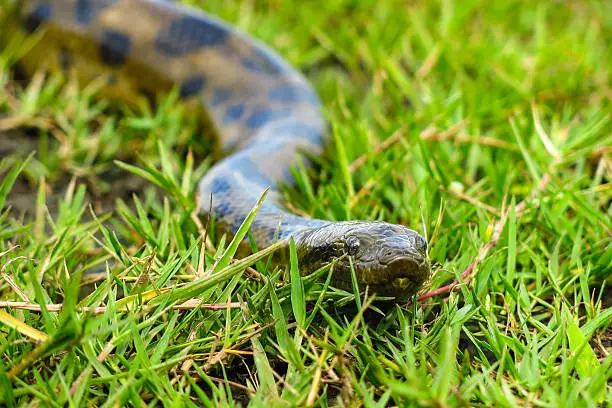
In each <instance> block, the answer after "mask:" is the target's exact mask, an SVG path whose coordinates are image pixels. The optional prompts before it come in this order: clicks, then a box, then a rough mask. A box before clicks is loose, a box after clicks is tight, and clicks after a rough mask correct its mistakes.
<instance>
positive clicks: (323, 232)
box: [15, 0, 430, 300]
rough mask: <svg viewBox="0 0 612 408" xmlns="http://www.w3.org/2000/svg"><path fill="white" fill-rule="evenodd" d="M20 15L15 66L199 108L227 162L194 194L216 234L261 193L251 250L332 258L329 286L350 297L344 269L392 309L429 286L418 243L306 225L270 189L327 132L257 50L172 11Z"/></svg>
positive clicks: (32, 11)
mask: <svg viewBox="0 0 612 408" xmlns="http://www.w3.org/2000/svg"><path fill="white" fill-rule="evenodd" d="M19 6H20V7H19V19H16V20H15V21H18V30H23V31H25V32H26V33H34V32H40V30H43V32H44V33H43V35H42V38H41V40H40V41H39V42H38V43H37V45H36V46H35V47H34V49H33V50H32V51H31V52H29V53H28V54H27V55H26V56H25V57H24V58H23V61H22V63H23V65H24V66H25V68H26V70H27V71H28V73H30V74H31V73H33V72H34V70H35V69H39V68H44V69H55V70H58V69H71V70H73V71H75V72H77V73H78V75H79V77H80V78H82V79H85V80H93V79H96V78H98V77H100V76H102V75H107V76H108V80H107V81H106V85H105V89H104V90H103V96H104V95H106V96H109V97H112V98H120V99H123V100H128V101H129V100H134V99H137V98H142V96H143V95H151V94H156V93H159V92H163V91H168V90H170V89H172V88H175V89H178V90H179V92H180V96H181V98H183V99H184V100H195V101H197V102H198V103H201V104H202V105H203V106H204V107H205V109H206V112H207V115H208V120H209V121H210V122H211V123H212V126H213V127H214V130H215V134H217V135H218V138H219V145H220V147H221V149H222V151H224V152H226V153H228V154H227V155H226V157H225V158H224V159H222V160H220V161H219V162H217V163H216V164H215V165H214V166H213V167H212V168H211V169H210V170H209V171H208V172H207V173H206V175H205V176H204V177H203V178H202V180H201V181H200V184H199V195H200V197H201V201H202V202H204V203H208V197H209V196H210V195H211V194H212V197H213V199H212V207H211V211H212V213H213V214H214V216H215V219H216V220H217V225H218V228H219V229H221V230H222V231H224V232H228V233H230V234H231V233H235V232H236V231H237V229H238V227H239V226H240V225H241V223H242V222H243V221H244V219H245V217H246V216H247V214H248V213H249V211H250V210H251V208H252V207H253V206H254V205H255V203H256V202H257V200H258V199H259V197H260V196H261V194H262V193H263V191H264V190H265V189H266V188H268V187H270V188H271V190H270V191H271V193H270V194H268V197H267V199H266V201H265V202H264V204H263V206H262V207H261V209H260V211H259V213H258V214H257V216H256V218H255V220H254V221H253V222H252V224H251V229H252V232H253V236H254V238H255V242H256V244H257V246H258V247H259V248H264V247H267V246H269V245H271V244H272V243H273V242H274V240H275V239H285V238H287V237H289V236H293V238H294V240H295V243H296V247H297V252H298V256H299V265H300V268H301V270H302V271H304V272H309V271H312V270H314V269H315V268H318V267H321V266H323V265H325V264H327V263H329V262H330V261H332V260H338V262H337V264H336V266H335V268H334V275H333V280H332V283H333V284H334V286H337V287H340V288H346V289H351V287H352V286H351V270H350V265H351V262H350V260H352V265H353V267H354V270H355V272H356V276H357V281H358V283H359V285H360V288H361V289H364V288H365V287H366V286H369V292H370V293H372V292H375V293H377V294H378V295H381V296H393V297H395V298H396V299H400V300H403V299H406V298H407V297H409V296H411V295H413V294H414V293H415V292H416V291H417V290H418V288H419V287H420V286H421V285H422V283H423V282H424V281H425V280H426V279H428V277H429V275H430V266H429V262H428V259H427V243H426V241H425V239H423V237H421V236H420V235H419V234H418V233H417V232H415V231H413V230H411V229H408V228H406V227H404V226H401V225H393V224H389V223H385V222H379V221H375V222H371V221H345V222H332V221H325V220H315V219H308V218H304V217H299V216H296V215H294V214H292V213H289V212H287V211H286V210H285V209H284V207H283V205H282V204H281V203H280V200H279V197H280V195H279V194H278V182H279V181H282V182H285V183H289V184H291V183H292V176H291V171H290V169H291V167H292V166H294V165H295V164H296V163H297V156H298V154H299V153H300V152H301V151H304V150H305V151H308V152H310V153H313V154H318V153H320V152H321V151H322V149H323V147H324V145H325V142H326V126H327V125H326V123H325V120H324V119H323V116H322V113H321V105H320V101H319V99H318V96H317V95H316V93H315V92H314V91H313V89H312V88H311V87H310V86H309V84H308V83H307V81H306V80H305V79H304V77H303V76H302V75H301V74H300V73H299V72H297V71H296V70H295V69H294V68H292V67H291V66H289V64H288V63H286V62H285V61H284V60H283V59H281V58H280V57H279V56H278V55H277V54H276V53H274V52H273V51H271V50H270V49H268V48H267V47H266V46H264V45H262V44H260V43H258V42H256V41H254V40H253V39H251V38H249V37H247V36H245V35H243V34H241V33H239V32H237V31H236V30H235V29H234V28H232V27H230V26H228V25H226V24H224V23H222V22H220V21H218V20H217V19H215V18H213V17H211V16H208V15H206V14H204V13H202V12H201V11H199V10H196V9H193V8H189V7H186V6H183V5H180V4H177V3H173V2H170V1H162V0H34V1H32V0H24V1H23V2H22V3H21V4H19ZM206 210H207V211H208V209H206ZM349 258H350V259H349Z"/></svg>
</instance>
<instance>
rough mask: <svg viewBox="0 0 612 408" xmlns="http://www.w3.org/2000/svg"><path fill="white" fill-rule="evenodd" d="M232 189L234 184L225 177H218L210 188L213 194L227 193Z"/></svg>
mask: <svg viewBox="0 0 612 408" xmlns="http://www.w3.org/2000/svg"><path fill="white" fill-rule="evenodd" d="M231 189H232V186H231V185H230V183H229V182H228V181H227V180H226V179H225V178H224V177H217V178H215V179H214V180H213V181H212V183H210V190H211V191H212V193H213V195H215V194H223V193H227V192H228V191H229V190H231Z"/></svg>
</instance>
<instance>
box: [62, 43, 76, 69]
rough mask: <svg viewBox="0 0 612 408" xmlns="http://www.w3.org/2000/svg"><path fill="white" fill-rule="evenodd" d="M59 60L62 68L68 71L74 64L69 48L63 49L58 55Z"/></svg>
mask: <svg viewBox="0 0 612 408" xmlns="http://www.w3.org/2000/svg"><path fill="white" fill-rule="evenodd" d="M58 60H59V64H60V67H62V69H63V70H64V71H67V70H68V69H69V68H70V66H71V65H72V62H73V60H72V53H71V52H70V50H68V48H66V47H62V48H61V49H60V51H59V54H58Z"/></svg>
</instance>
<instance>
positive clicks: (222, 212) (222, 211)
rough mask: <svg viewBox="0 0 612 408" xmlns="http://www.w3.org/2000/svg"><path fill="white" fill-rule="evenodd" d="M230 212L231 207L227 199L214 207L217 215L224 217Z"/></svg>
mask: <svg viewBox="0 0 612 408" xmlns="http://www.w3.org/2000/svg"><path fill="white" fill-rule="evenodd" d="M231 212H232V207H231V205H230V203H229V202H228V201H224V202H222V203H221V204H219V205H217V206H216V207H215V213H216V214H217V216H218V217H224V216H226V215H227V214H230V213H231Z"/></svg>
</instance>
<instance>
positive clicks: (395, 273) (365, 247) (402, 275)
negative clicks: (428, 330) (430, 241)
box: [296, 221, 430, 300]
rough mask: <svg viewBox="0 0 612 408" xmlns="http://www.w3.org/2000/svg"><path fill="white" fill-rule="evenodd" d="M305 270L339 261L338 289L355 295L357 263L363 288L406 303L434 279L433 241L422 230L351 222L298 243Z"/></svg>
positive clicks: (308, 234)
mask: <svg viewBox="0 0 612 408" xmlns="http://www.w3.org/2000/svg"><path fill="white" fill-rule="evenodd" d="M296 245H297V248H298V257H299V262H300V267H301V268H302V269H303V270H304V269H305V270H307V271H313V270H315V269H317V268H319V267H321V266H323V265H325V264H327V263H330V262H332V261H334V260H335V261H336V265H335V267H334V275H333V277H332V284H333V286H336V287H339V288H342V289H347V290H352V279H351V263H352V265H353V268H354V270H355V273H356V277H357V281H358V283H359V287H360V289H365V287H366V286H368V287H369V293H372V292H374V293H376V294H377V295H378V296H385V297H386V296H391V297H395V298H396V299H399V300H405V299H407V298H409V297H410V296H412V295H414V294H415V293H416V292H417V291H418V289H419V288H420V287H421V285H422V284H423V283H424V282H425V281H426V280H427V279H428V278H429V276H430V266H429V262H428V259H427V242H426V241H425V239H424V238H423V237H422V236H421V235H419V234H418V233H417V232H416V231H413V230H411V229H408V228H406V227H404V226H402V225H395V224H389V223H386V222H370V221H346V222H339V223H330V224H327V225H324V226H322V227H318V228H315V229H312V230H308V231H304V232H303V233H302V234H300V235H298V236H297V238H296Z"/></svg>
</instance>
